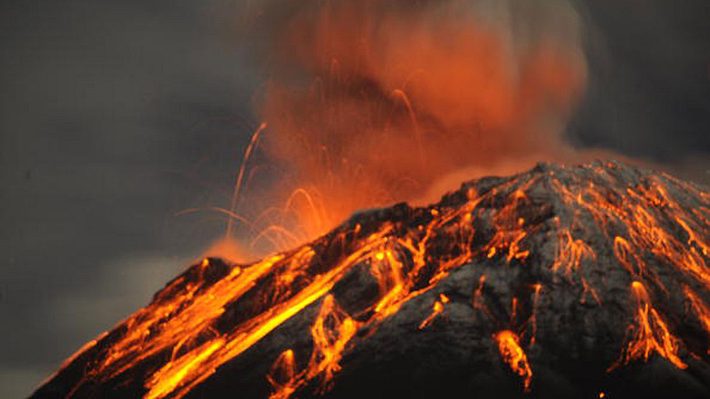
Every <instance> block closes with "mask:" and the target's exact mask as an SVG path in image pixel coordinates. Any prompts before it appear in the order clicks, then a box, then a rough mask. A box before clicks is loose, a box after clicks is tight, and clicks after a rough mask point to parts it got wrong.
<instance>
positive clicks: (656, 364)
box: [33, 162, 710, 399]
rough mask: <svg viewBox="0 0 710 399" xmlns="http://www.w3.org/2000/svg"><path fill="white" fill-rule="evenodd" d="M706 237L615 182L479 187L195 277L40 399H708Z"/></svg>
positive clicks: (74, 364) (705, 202)
mask: <svg viewBox="0 0 710 399" xmlns="http://www.w3.org/2000/svg"><path fill="white" fill-rule="evenodd" d="M709 218H710V194H708V192H707V191H705V189H704V188H701V187H698V186H695V185H693V184H690V183H686V182H683V181H680V180H677V179H675V178H673V177H671V176H668V175H665V174H662V173H661V174H657V173H651V172H648V171H644V170H640V169H636V168H633V167H629V166H626V165H622V164H618V163H613V162H607V163H601V162H596V163H593V164H589V165H584V166H575V167H562V166H556V165H552V164H539V165H538V166H536V167H535V168H534V169H532V170H530V171H528V172H526V173H522V174H518V175H514V176H511V177H488V178H483V179H479V180H475V181H472V182H469V183H465V184H464V185H462V186H461V188H460V189H459V190H458V191H455V192H452V193H450V194H447V195H446V196H444V197H443V198H442V199H441V201H440V202H439V203H437V204H434V205H431V206H429V207H423V208H412V207H410V206H408V205H406V204H398V205H395V206H393V207H391V208H387V209H379V210H373V211H368V212H365V213H361V214H358V215H356V216H353V217H352V218H351V219H350V220H348V221H347V222H345V223H343V224H342V225H341V226H339V227H337V228H336V229H334V230H333V231H332V232H330V233H328V234H326V235H324V236H322V237H320V238H318V239H316V240H314V241H312V242H311V243H309V244H306V245H303V246H301V247H299V248H295V249H293V250H291V251H287V252H283V253H279V254H275V255H272V256H270V257H267V258H265V259H263V260H261V261H258V262H256V263H253V264H250V265H236V264H227V263H225V262H224V261H222V260H219V259H214V258H211V259H205V260H204V261H202V262H200V263H198V264H197V265H195V266H192V267H191V268H189V269H188V270H187V271H186V272H185V273H183V274H182V275H181V276H179V277H177V278H176V279H174V280H173V281H171V282H169V283H168V284H167V286H166V287H165V288H164V289H163V290H161V291H160V292H158V293H157V294H156V296H155V298H154V300H153V301H152V302H151V303H150V304H149V305H148V306H146V307H145V308H143V309H141V310H139V311H138V312H136V313H135V314H134V315H132V316H131V317H129V318H128V319H127V320H125V321H124V322H122V323H121V324H119V325H118V326H117V327H116V328H115V329H113V330H112V331H110V332H108V333H106V334H103V335H102V336H100V337H98V338H97V339H96V340H95V341H92V342H91V343H89V344H87V345H86V346H85V347H83V348H82V349H81V350H80V351H79V353H77V354H76V355H74V356H73V357H72V358H70V359H69V360H67V362H66V363H65V364H64V365H62V367H61V369H60V370H59V371H58V372H57V373H56V374H55V375H54V376H52V377H51V378H50V379H49V381H48V382H46V383H45V384H44V385H43V386H42V387H40V388H39V389H38V390H37V391H36V392H35V394H34V395H33V397H34V398H44V397H47V398H49V397H51V398H55V397H144V398H155V399H157V398H182V397H223V396H227V395H229V396H238V397H255V398H259V397H261V398H264V397H271V398H289V397H311V396H319V395H322V396H325V397H338V398H343V397H346V398H349V397H353V398H354V397H361V396H362V395H368V396H375V397H385V396H388V397H404V396H410V397H411V396H413V397H427V396H431V395H439V396H441V395H442V394H451V395H463V394H467V395H474V394H475V396H476V397H517V396H523V395H532V396H541V397H601V395H604V396H605V397H629V396H639V395H641V396H643V395H645V396H651V397H654V396H659V395H662V394H664V393H672V394H673V395H674V396H675V397H707V395H709V394H710V364H709V360H710V357H709V356H710V346H709V342H710V323H709V322H708V320H710V312H709V311H708V309H709V307H710V305H708V304H709V303H710V270H708V265H707V261H708V256H709V255H710V254H709V251H710V242H709V241H708V239H709V236H710V228H709V224H708V219H709ZM600 392H603V394H600Z"/></svg>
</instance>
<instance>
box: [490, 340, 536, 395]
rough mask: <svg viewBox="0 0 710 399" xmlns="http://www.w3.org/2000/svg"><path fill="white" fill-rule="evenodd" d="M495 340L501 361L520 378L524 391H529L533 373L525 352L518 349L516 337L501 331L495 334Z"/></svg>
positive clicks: (518, 343) (518, 344)
mask: <svg viewBox="0 0 710 399" xmlns="http://www.w3.org/2000/svg"><path fill="white" fill-rule="evenodd" d="M495 339H496V341H497V342H498V351H499V352H500V355H501V357H502V358H503V361H504V362H505V363H506V364H507V365H508V366H509V367H510V369H511V370H512V371H513V372H514V373H515V374H517V375H518V376H519V377H520V378H522V380H523V386H524V388H525V391H529V390H530V384H531V383H532V377H533V372H532V369H531V368H530V363H529V362H528V357H527V355H526V354H525V351H524V350H523V348H521V347H520V342H519V338H518V336H517V335H516V334H515V333H514V332H512V331H510V330H503V331H501V332H499V333H498V334H496V336H495Z"/></svg>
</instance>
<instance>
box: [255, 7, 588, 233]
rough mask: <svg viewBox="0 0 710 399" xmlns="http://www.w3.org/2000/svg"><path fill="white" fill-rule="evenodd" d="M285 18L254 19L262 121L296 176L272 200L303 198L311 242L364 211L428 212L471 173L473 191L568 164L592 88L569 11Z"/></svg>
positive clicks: (270, 11)
mask: <svg viewBox="0 0 710 399" xmlns="http://www.w3.org/2000/svg"><path fill="white" fill-rule="evenodd" d="M281 6H282V3H279V2H276V3H273V4H270V3H265V4H261V8H259V9H258V11H257V12H256V15H259V16H262V18H263V20H261V21H260V22H259V23H258V24H255V25H254V27H253V29H254V30H255V31H256V32H257V33H256V35H257V36H259V37H262V38H268V39H267V40H264V41H263V42H261V43H260V46H259V51H258V52H260V53H261V54H263V55H264V59H265V60H266V61H265V62H264V64H263V66H262V67H261V69H265V70H267V71H268V73H267V81H266V85H265V88H264V90H263V94H262V98H261V99H260V101H259V102H258V104H257V112H258V114H259V115H260V116H261V117H262V118H263V119H264V120H265V121H266V122H267V123H268V124H269V130H268V131H267V132H266V133H265V135H264V139H263V142H264V143H263V146H262V148H263V151H264V153H265V155H266V157H267V159H268V161H269V162H272V163H276V164H277V165H279V166H281V168H282V170H284V171H287V172H286V173H283V174H282V175H280V176H278V177H277V178H276V181H275V183H274V185H273V191H272V192H271V194H270V195H269V197H270V198H274V199H275V201H276V202H285V201H287V199H286V198H287V197H288V196H289V195H290V193H291V192H292V190H294V189H302V188H303V189H305V191H307V192H308V193H310V195H311V196H313V197H316V200H317V201H314V202H318V204H319V205H317V206H316V207H317V208H318V209H317V211H318V212H319V213H321V214H323V215H324V216H323V219H325V221H321V220H319V223H318V225H317V226H310V225H308V226H306V227H305V230H307V232H306V233H305V236H306V237H307V238H312V237H314V236H317V235H319V234H322V233H324V232H325V231H327V230H329V229H330V228H332V227H333V226H334V225H335V224H337V223H339V222H340V221H341V220H343V219H344V218H346V217H347V216H348V215H350V214H351V213H352V212H353V211H356V210H358V209H362V208H368V207H375V206H383V205H387V204H390V203H393V202H396V201H413V200H421V201H431V200H432V199H434V198H435V197H431V198H427V195H426V194H427V192H428V189H429V188H430V187H431V186H432V184H433V183H434V182H437V181H440V180H441V179H442V177H445V176H448V175H450V174H452V173H454V172H457V171H460V170H462V169H465V170H467V171H468V174H467V175H468V178H472V177H477V176H479V175H477V174H472V173H473V170H476V171H478V172H480V173H481V174H489V173H495V172H497V171H500V169H501V166H502V165H505V166H509V165H512V164H514V163H515V164H517V165H518V169H522V168H523V167H525V166H527V165H529V164H531V163H533V162H534V160H564V159H569V158H570V154H571V152H572V151H571V150H572V149H571V147H569V146H568V145H567V144H566V143H565V142H564V139H563V137H562V133H563V130H564V127H565V125H566V123H567V120H568V118H569V116H570V115H571V113H572V112H573V110H574V109H575V105H576V103H577V101H578V100H579V98H580V97H581V95H582V93H583V91H584V87H585V80H586V62H585V56H584V54H583V52H582V43H581V38H582V25H581V21H580V18H579V16H578V14H577V11H576V9H575V8H574V7H573V6H572V5H571V4H570V3H568V2H566V1H549V0H548V1H532V2H531V1H503V2H501V1H470V0H469V1H462V0H440V1H427V2H417V3H412V2H391V1H382V0H368V1H358V2H320V1H304V2H299V3H298V6H297V7H294V8H291V9H287V10H284V9H283V8H282V7H281ZM252 11H254V10H252ZM264 29H265V30H266V31H265V32H262V31H263V30H264ZM474 168H475V169H474ZM448 182H449V183H450V187H447V188H452V187H454V186H455V185H457V184H459V183H460V181H456V182H452V181H451V180H450V179H449V180H448ZM439 185H441V184H439ZM274 191H275V192H274ZM437 195H439V194H437ZM245 202H247V203H248V202H249V201H245ZM269 205H273V204H269ZM305 213H310V212H305ZM307 222H308V221H307ZM306 224H308V223H306Z"/></svg>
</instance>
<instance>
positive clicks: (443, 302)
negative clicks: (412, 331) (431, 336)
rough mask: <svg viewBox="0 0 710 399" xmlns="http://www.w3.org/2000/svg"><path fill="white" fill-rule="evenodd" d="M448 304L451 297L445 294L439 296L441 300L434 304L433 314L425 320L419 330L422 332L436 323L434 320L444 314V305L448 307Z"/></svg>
mask: <svg viewBox="0 0 710 399" xmlns="http://www.w3.org/2000/svg"><path fill="white" fill-rule="evenodd" d="M447 303H449V297H447V296H446V295H444V294H439V299H437V300H436V301H435V302H434V306H433V307H432V309H431V314H430V315H429V316H428V317H427V318H426V319H424V320H423V321H422V322H421V324H419V329H420V330H422V329H425V328H427V327H428V326H429V325H430V324H431V323H432V322H433V321H434V319H436V317H437V316H439V315H440V314H441V313H442V312H444V305H446V304H447Z"/></svg>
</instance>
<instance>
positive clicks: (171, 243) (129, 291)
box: [0, 0, 710, 398]
mask: <svg viewBox="0 0 710 399" xmlns="http://www.w3.org/2000/svg"><path fill="white" fill-rule="evenodd" d="M235 3H240V4H241V5H242V6H243V5H244V0H241V1H237V0H234V1H227V0H210V1H192V2H190V1H176V0H170V1H168V0H148V1H146V0H144V1H133V0H130V1H122V2H108V1H105V2H99V1H90V0H85V1H81V0H67V1H62V2H58V1H53V0H47V1H37V0H23V1H20V0H17V1H15V0H6V1H3V2H2V3H1V4H0V52H1V53H0V89H1V90H0V165H1V168H0V201H2V207H0V221H1V222H2V224H1V225H0V226H1V227H0V253H2V254H3V257H2V259H1V260H0V397H3V398H5V397H8V398H11V397H21V396H25V395H27V394H29V393H30V392H31V390H32V388H33V387H34V386H36V384H38V383H39V382H40V381H41V379H42V378H44V377H46V376H47V375H48V374H49V373H50V372H51V371H53V370H54V369H56V367H57V366H58V364H59V363H60V362H61V361H62V360H63V359H64V358H66V357H67V356H68V355H70V354H71V353H72V352H73V351H74V350H75V349H76V348H78V347H79V346H80V345H81V344H82V343H84V342H85V341H87V340H89V339H91V338H93V337H94V336H96V335H97V334H98V333H100V332H101V331H103V330H106V329H108V328H110V327H111V326H113V325H114V324H115V323H116V322H118V321H119V320H120V319H122V318H124V317H125V316H127V315H128V314H130V313H131V312H132V311H134V310H136V309H137V308H138V307H139V306H141V305H143V304H145V303H146V302H147V301H148V300H149V299H150V297H151V295H152V294H153V292H155V291H156V290H157V289H159V288H160V287H162V286H163V284H164V283H165V282H166V281H167V280H168V279H169V278H171V277H172V276H174V275H175V274H177V273H179V272H180V271H181V270H182V269H184V267H185V266H186V264H187V263H188V262H189V261H191V260H192V259H193V258H194V257H195V256H196V255H197V254H199V252H200V250H202V249H204V246H205V245H207V244H208V243H209V242H210V241H211V240H212V239H213V238H214V237H215V236H217V235H219V234H220V233H221V232H222V229H223V221H222V219H221V218H220V217H217V216H216V215H210V214H205V213H199V214H193V215H188V216H175V213H176V212H178V211H180V210H183V209H186V208H193V207H204V206H209V205H222V206H224V205H226V204H227V202H228V197H229V191H230V184H231V180H232V178H233V174H234V173H235V171H236V169H237V167H238V165H239V161H240V159H239V158H240V155H241V153H242V152H243V150H244V145H245V143H246V140H247V139H248V136H249V134H250V133H251V131H252V130H253V129H254V128H255V127H256V126H257V125H258V122H259V121H258V119H257V118H255V117H254V116H253V115H252V112H251V111H250V109H251V99H252V96H253V95H254V93H255V91H256V90H258V88H259V87H260V85H261V84H262V80H261V79H262V76H259V74H258V73H256V72H255V70H254V68H253V67H252V65H253V64H252V63H248V62H247V60H248V56H247V54H246V53H248V49H246V48H245V46H243V45H240V44H239V41H238V40H236V39H235V38H234V35H236V29H232V26H233V25H235V24H237V23H238V22H239V21H240V15H239V11H238V8H239V7H237V6H235V5H234V4H235ZM578 7H579V11H580V14H581V15H582V17H583V20H584V22H585V26H586V29H585V31H586V32H587V34H586V36H585V37H586V46H587V48H586V49H585V50H586V51H587V58H588V60H589V82H588V89H587V95H586V97H585V99H584V100H583V103H582V105H581V106H580V109H579V110H578V112H577V113H576V115H575V117H574V118H573V120H572V122H571V123H570V126H569V128H568V131H567V133H566V137H567V138H568V139H569V140H570V141H571V142H572V143H573V144H574V145H576V146H578V147H599V148H605V149H611V150H614V151H618V152H620V153H622V154H626V155H630V156H634V157H641V158H644V159H647V160H650V161H653V162H660V163H664V164H667V165H669V166H668V167H669V168H670V169H673V170H677V171H679V172H680V173H684V174H685V175H686V176H690V177H692V178H694V179H696V180H698V181H703V182H708V171H707V165H708V158H709V156H710V134H708V127H710V41H708V40H707V38H708V37H710V22H708V21H710V2H707V1H706V0H687V1H683V2H669V1H665V0H653V1H650V0H649V1H644V2H639V1H633V0H593V1H592V0H589V1H583V2H581V3H580V4H578Z"/></svg>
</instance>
